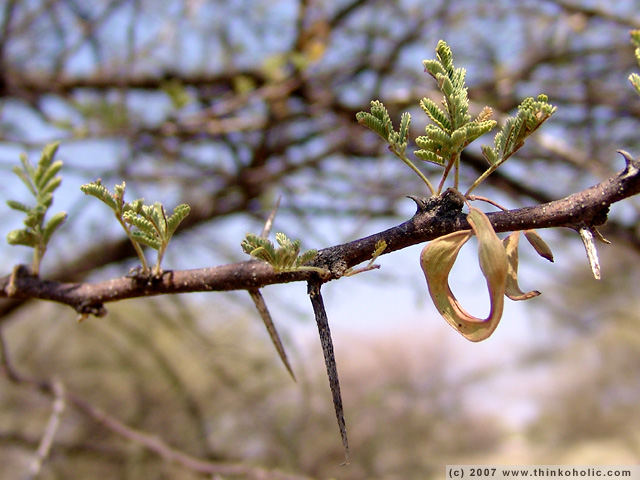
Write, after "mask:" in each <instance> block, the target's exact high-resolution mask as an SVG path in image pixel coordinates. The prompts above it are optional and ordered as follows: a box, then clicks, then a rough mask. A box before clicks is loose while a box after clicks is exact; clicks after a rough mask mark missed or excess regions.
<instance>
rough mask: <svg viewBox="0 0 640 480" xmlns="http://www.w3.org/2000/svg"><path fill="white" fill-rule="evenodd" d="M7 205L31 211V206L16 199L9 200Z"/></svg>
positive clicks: (27, 211)
mask: <svg viewBox="0 0 640 480" xmlns="http://www.w3.org/2000/svg"><path fill="white" fill-rule="evenodd" d="M7 205H8V206H9V208H12V209H13V210H18V211H19V212H24V213H29V212H30V211H31V207H29V206H28V205H25V204H24V203H21V202H18V201H16V200H7Z"/></svg>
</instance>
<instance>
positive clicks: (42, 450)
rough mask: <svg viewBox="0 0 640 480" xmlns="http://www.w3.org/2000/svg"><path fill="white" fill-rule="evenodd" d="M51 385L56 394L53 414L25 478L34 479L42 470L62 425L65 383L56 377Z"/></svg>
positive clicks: (64, 405)
mask: <svg viewBox="0 0 640 480" xmlns="http://www.w3.org/2000/svg"><path fill="white" fill-rule="evenodd" d="M51 387H52V388H51V390H52V392H53V396H54V400H53V405H52V408H51V416H50V417H49V422H47V427H46V428H45V430H44V434H43V435H42V439H41V440H40V445H38V450H37V451H36V455H35V457H34V458H33V460H32V461H31V464H30V465H29V472H28V473H27V475H26V477H25V480H34V479H35V478H36V477H37V476H38V474H39V473H40V471H41V470H42V465H43V464H44V462H45V461H46V460H47V458H48V457H49V453H50V452H51V446H52V445H53V439H54V437H55V436H56V432H57V431H58V427H60V419H61V418H62V414H63V413H64V411H65V408H66V397H65V388H64V385H63V383H62V382H61V381H60V380H59V379H54V380H53V382H52V383H51Z"/></svg>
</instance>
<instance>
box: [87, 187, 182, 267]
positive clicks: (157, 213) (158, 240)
mask: <svg viewBox="0 0 640 480" xmlns="http://www.w3.org/2000/svg"><path fill="white" fill-rule="evenodd" d="M80 189H81V190H82V191H83V192H84V193H85V194H86V195H91V196H93V197H96V198H97V199H98V200H100V201H102V202H103V203H105V204H106V205H107V206H108V207H109V208H111V210H113V213H114V215H115V216H116V218H117V219H118V222H119V223H120V225H121V226H122V228H123V229H124V231H125V233H126V234H127V236H128V237H129V239H130V240H131V243H132V244H133V246H134V248H135V249H136V253H137V254H138V258H139V259H140V261H141V262H142V271H143V273H145V274H148V273H150V272H151V270H150V268H149V266H148V263H147V260H146V257H145V255H144V252H143V251H142V248H141V247H140V245H146V246H147V247H150V248H153V249H154V250H157V251H158V258H157V261H156V265H155V267H154V269H153V275H155V276H158V275H160V274H161V273H162V270H161V267H160V265H161V263H162V258H163V257H164V253H165V251H166V249H167V247H168V245H169V242H170V241H171V238H172V237H173V234H174V233H175V231H176V229H177V228H178V226H179V225H180V223H181V222H182V221H183V220H184V219H185V218H186V216H187V215H189V211H190V207H189V205H186V204H182V205H178V206H177V207H176V208H175V209H174V211H173V214H171V215H170V216H169V217H167V216H166V214H165V211H164V206H163V205H162V204H161V203H159V202H156V203H154V204H153V205H144V200H143V199H137V200H134V201H133V202H131V203H127V202H125V201H124V194H125V190H126V184H125V182H122V183H121V184H120V185H116V186H115V187H114V193H111V192H110V191H109V190H108V189H107V188H106V187H105V186H104V185H103V184H102V181H101V180H100V179H98V180H96V181H95V182H92V183H88V184H86V185H82V186H81V187H80ZM130 226H133V227H135V228H137V229H138V230H135V231H132V230H131V228H130Z"/></svg>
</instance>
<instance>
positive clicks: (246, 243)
mask: <svg viewBox="0 0 640 480" xmlns="http://www.w3.org/2000/svg"><path fill="white" fill-rule="evenodd" d="M276 241H277V242H278V245H279V247H278V248H276V247H275V245H274V244H273V242H271V240H269V239H268V238H264V237H259V236H258V235H255V234H253V233H247V236H246V237H245V239H244V240H243V241H242V243H241V246H242V250H243V251H244V253H246V254H249V255H251V256H252V257H255V258H259V259H260V260H264V261H265V262H267V263H268V264H269V265H271V266H272V267H273V269H274V270H275V271H276V272H293V271H299V270H307V271H312V272H318V273H324V270H323V269H321V268H318V267H310V266H305V265H304V264H305V263H307V262H309V261H311V260H313V259H314V258H316V256H317V255H318V252H317V250H307V251H306V252H303V253H302V254H300V240H295V241H291V240H289V238H287V236H286V235H285V234H284V233H276Z"/></svg>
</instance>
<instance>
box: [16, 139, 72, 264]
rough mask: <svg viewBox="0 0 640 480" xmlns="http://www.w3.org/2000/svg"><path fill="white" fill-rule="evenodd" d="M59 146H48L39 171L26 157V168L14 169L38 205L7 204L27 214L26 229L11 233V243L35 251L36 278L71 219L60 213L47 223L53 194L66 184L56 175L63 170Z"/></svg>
mask: <svg viewBox="0 0 640 480" xmlns="http://www.w3.org/2000/svg"><path fill="white" fill-rule="evenodd" d="M58 146H59V142H54V143H51V144H49V145H47V146H45V147H44V148H43V149H42V153H41V154H40V160H39V161H38V165H37V167H36V168H34V167H33V166H32V165H31V163H30V162H29V159H28V157H27V156H26V155H25V154H22V155H20V163H21V164H22V167H19V166H15V167H13V172H14V173H15V174H16V175H17V176H18V178H20V180H21V181H22V182H23V183H24V184H25V186H26V187H27V188H28V190H29V192H30V193H31V194H32V195H33V196H34V197H35V200H36V204H35V205H34V206H33V207H30V206H29V205H26V204H24V203H22V202H18V201H15V200H8V201H7V205H8V206H9V207H10V208H12V209H13V210H17V211H20V212H23V213H25V214H26V215H25V218H24V219H23V223H24V226H25V228H24V229H21V230H13V231H11V232H9V234H8V235H7V241H8V242H9V244H11V245H25V246H28V247H32V248H33V249H34V252H33V263H32V271H33V274H34V275H38V274H39V272H40V263H41V262H42V257H43V256H44V254H45V252H46V251H47V244H48V243H49V240H50V239H51V236H52V235H53V233H54V232H55V231H56V230H57V229H58V228H59V227H60V226H61V225H62V224H63V223H64V221H65V220H66V218H67V214H66V213H64V212H59V213H57V214H55V215H54V216H53V217H52V218H51V219H50V220H49V222H47V224H46V225H45V224H44V221H45V217H46V215H47V211H48V209H49V207H50V206H51V204H52V203H53V192H54V191H55V190H56V189H57V188H58V187H59V186H60V183H61V182H62V178H61V177H59V176H56V175H57V174H58V172H59V171H60V169H61V168H62V162H61V161H55V162H54V157H55V154H56V152H57V151H58Z"/></svg>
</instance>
